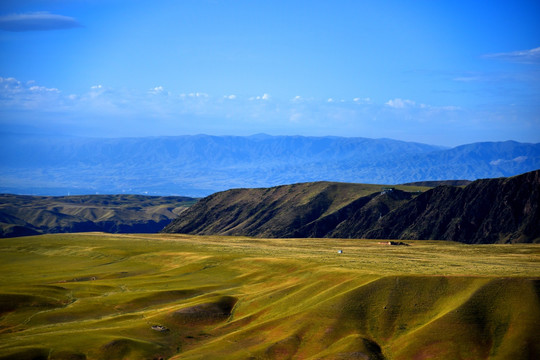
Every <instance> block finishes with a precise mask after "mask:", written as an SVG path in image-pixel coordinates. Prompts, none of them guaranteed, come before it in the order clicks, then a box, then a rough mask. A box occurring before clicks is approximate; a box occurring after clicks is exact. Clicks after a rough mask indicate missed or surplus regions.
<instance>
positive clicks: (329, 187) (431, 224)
mask: <svg viewBox="0 0 540 360" xmlns="http://www.w3.org/2000/svg"><path fill="white" fill-rule="evenodd" d="M422 189H424V190H425V188H418V187H410V186H399V187H395V188H381V186H375V185H361V184H345V183H330V182H315V183H302V184H295V185H286V186H279V187H273V188H262V189H234V190H229V191H225V192H220V193H216V194H213V195H211V196H209V197H206V198H204V199H202V200H200V201H199V202H198V203H197V204H196V205H194V206H193V207H191V208H190V209H189V210H188V211H186V212H184V213H182V214H181V215H180V217H179V218H178V219H176V220H175V221H173V222H172V223H171V224H169V225H168V226H167V227H166V228H165V229H164V230H163V232H167V233H186V234H203V235H217V234H219V235H236V236H255V237H276V238H290V237H331V238H371V239H420V240H428V239H436V240H452V241H458V242H463V243H474V244H479V243H516V242H539V241H540V209H539V204H540V170H537V171H533V172H529V173H525V174H522V175H519V176H515V177H510V178H496V179H482V180H476V181H474V182H472V183H470V184H469V185H467V186H465V187H455V186H447V185H443V186H438V187H435V188H430V189H429V190H426V191H424V192H421V191H420V192H419V191H418V190H422Z"/></svg>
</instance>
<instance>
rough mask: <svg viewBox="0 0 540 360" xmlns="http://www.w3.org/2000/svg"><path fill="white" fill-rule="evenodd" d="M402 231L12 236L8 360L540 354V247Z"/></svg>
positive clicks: (4, 342)
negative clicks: (400, 235)
mask: <svg viewBox="0 0 540 360" xmlns="http://www.w3.org/2000/svg"><path fill="white" fill-rule="evenodd" d="M406 243H407V244H408V246H391V245H386V243H385V242H384V241H381V240H353V239H313V238H310V239H260V238H247V237H221V236H191V235H171V234H133V235H132V234H130V235H127V234H122V235H119V234H103V233H84V234H83V233H80V234H55V235H41V236H34V237H21V238H13V239H2V240H1V241H0V273H1V274H2V276H1V278H0V359H169V358H172V359H532V358H540V301H539V295H540V266H539V263H540V245H538V244H514V245H463V244H458V243H452V242H437V241H407V242H406ZM339 250H341V253H339Z"/></svg>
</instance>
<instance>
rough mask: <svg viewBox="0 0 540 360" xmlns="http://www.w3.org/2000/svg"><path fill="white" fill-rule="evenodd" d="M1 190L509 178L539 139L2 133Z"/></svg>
mask: <svg viewBox="0 0 540 360" xmlns="http://www.w3.org/2000/svg"><path fill="white" fill-rule="evenodd" d="M0 153H1V154H2V156H1V158H0V192H3V193H15V194H34V195H67V194H68V193H71V194H72V195H74V194H96V193H99V194H149V195H182V196H194V197H202V196H207V195H210V194H212V193H215V192H217V191H223V190H227V189H232V188H247V187H249V188H254V187H270V186H275V185H281V184H293V183H300V182H313V181H321V180H325V181H337V182H353V183H369V184H402V183H408V182H414V181H425V180H456V179H466V180H476V179H479V178H494V177H503V176H504V177H508V176H514V175H518V174H522V173H525V172H527V171H533V170H536V169H539V168H540V144H525V143H518V142H514V141H506V142H486V143H474V144H469V145H462V146H458V147H454V148H442V147H440V146H433V145H426V144H419V143H412V142H404V141H397V140H390V139H367V138H345V137H303V136H268V135H254V136H208V135H195V136H176V137H146V138H117V139H93V138H73V137H57V138H50V137H40V136H28V135H26V136H22V135H13V134H11V135H10V134H2V142H0Z"/></svg>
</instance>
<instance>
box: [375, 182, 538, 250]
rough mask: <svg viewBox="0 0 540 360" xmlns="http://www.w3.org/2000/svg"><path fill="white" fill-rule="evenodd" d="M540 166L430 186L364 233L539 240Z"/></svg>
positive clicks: (493, 240)
mask: <svg viewBox="0 0 540 360" xmlns="http://www.w3.org/2000/svg"><path fill="white" fill-rule="evenodd" d="M539 204H540V171H534V172H530V173H526V174H523V175H520V176H515V177H511V178H500V179H485V180H477V181H475V182H473V183H471V184H470V185H468V186H466V187H465V188H456V187H449V186H441V187H437V188H435V189H433V190H430V191H427V192H425V193H423V194H421V195H419V196H418V197H416V198H415V199H413V200H411V201H410V202H408V203H406V204H404V205H403V206H401V207H399V208H398V209H396V210H395V211H394V212H392V213H390V214H388V215H387V216H385V217H384V218H383V219H381V221H380V222H379V223H378V224H376V225H375V226H374V227H373V228H372V229H371V230H369V231H367V232H366V233H365V234H364V235H365V237H372V238H398V239H444V240H453V241H459V242H463V243H470V244H488V243H516V242H533V241H534V242H536V241H538V240H540V239H539V238H540V212H539V209H538V207H539Z"/></svg>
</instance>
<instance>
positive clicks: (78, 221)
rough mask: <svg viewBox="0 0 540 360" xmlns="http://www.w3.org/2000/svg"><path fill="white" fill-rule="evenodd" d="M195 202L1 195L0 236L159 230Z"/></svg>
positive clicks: (167, 198) (159, 198)
mask: <svg viewBox="0 0 540 360" xmlns="http://www.w3.org/2000/svg"><path fill="white" fill-rule="evenodd" d="M195 202H196V199H193V198H188V197H180V196H142V195H81V196H28V195H11V194H0V238H1V237H13V236H25V235H36V234H41V233H59V232H86V231H105V232H112V233H128V232H131V233H137V232H140V233H149V232H158V231H160V230H161V229H163V227H164V226H165V225H167V224H168V223H169V222H171V221H172V220H173V219H175V218H176V217H177V216H178V214H180V213H181V212H182V211H184V210H185V209H186V208H187V207H189V206H190V205H192V204H193V203H195Z"/></svg>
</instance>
